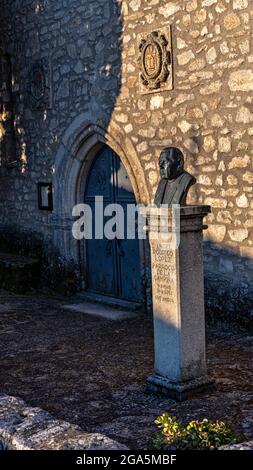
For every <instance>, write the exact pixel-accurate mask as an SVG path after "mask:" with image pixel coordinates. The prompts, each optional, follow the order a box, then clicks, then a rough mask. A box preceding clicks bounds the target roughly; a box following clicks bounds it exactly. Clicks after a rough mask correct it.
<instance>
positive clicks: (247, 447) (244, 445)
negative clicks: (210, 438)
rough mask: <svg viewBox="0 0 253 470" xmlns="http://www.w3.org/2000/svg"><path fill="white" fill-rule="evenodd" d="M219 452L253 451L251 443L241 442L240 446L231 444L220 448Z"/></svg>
mask: <svg viewBox="0 0 253 470" xmlns="http://www.w3.org/2000/svg"><path fill="white" fill-rule="evenodd" d="M219 450H253V441H247V442H241V444H231V445H227V446H222V447H220V448H219Z"/></svg>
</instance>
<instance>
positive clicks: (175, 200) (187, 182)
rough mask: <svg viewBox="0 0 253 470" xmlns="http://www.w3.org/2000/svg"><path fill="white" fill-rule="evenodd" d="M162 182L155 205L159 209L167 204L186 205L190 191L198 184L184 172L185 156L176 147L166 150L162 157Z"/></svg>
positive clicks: (170, 205) (160, 164) (160, 162)
mask: <svg viewBox="0 0 253 470" xmlns="http://www.w3.org/2000/svg"><path fill="white" fill-rule="evenodd" d="M159 166H160V174H161V180H160V183H159V186H158V188H157V191H156V195H155V200H154V203H155V204H156V206H157V207H160V206H161V205H162V204H166V205H168V206H169V207H172V204H180V205H182V206H183V205H186V199H187V195H188V191H189V189H190V187H191V186H192V185H194V184H195V183H196V178H194V176H192V175H190V173H187V171H185V170H184V156H183V154H182V152H181V150H179V149H177V148H175V147H167V148H165V149H164V150H163V151H162V152H161V155H160V161H159Z"/></svg>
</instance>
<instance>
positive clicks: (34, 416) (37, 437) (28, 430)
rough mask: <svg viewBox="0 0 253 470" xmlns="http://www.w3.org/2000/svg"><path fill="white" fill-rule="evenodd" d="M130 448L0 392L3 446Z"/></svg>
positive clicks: (24, 448) (0, 438)
mask: <svg viewBox="0 0 253 470" xmlns="http://www.w3.org/2000/svg"><path fill="white" fill-rule="evenodd" d="M4 449H8V450H128V448H127V447H126V446H124V445H123V444H120V443H118V442H116V441H114V440H112V439H110V438H108V437H107V436H104V435H102V434H99V433H92V434H91V433H86V432H83V431H82V430H81V429H80V428H79V427H78V426H75V425H73V424H71V423H68V422H66V421H61V420H56V419H54V418H53V417H52V416H51V415H50V414H49V413H48V412H46V411H43V410H41V409H40V408H31V407H29V406H27V405H26V403H25V402H24V401H23V400H20V399H18V398H15V397H10V396H8V395H5V394H1V395H0V450H4Z"/></svg>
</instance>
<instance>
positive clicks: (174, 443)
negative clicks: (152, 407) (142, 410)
mask: <svg viewBox="0 0 253 470" xmlns="http://www.w3.org/2000/svg"><path fill="white" fill-rule="evenodd" d="M155 423H156V424H157V426H158V428H159V432H158V433H157V434H156V437H155V440H154V443H153V445H154V448H155V449H159V450H174V449H176V450H208V449H209V450H213V449H218V447H220V446H222V445H226V444H231V443H236V442H237V438H236V436H235V435H234V433H233V431H232V430H231V428H230V426H229V425H228V424H226V423H224V422H222V421H215V422H212V421H209V420H208V419H203V420H202V421H191V422H190V423H189V424H188V425H187V426H184V425H183V423H182V421H180V420H179V419H177V418H176V417H175V416H170V415H169V414H168V413H164V414H162V415H161V416H159V417H158V418H157V419H156V421H155Z"/></svg>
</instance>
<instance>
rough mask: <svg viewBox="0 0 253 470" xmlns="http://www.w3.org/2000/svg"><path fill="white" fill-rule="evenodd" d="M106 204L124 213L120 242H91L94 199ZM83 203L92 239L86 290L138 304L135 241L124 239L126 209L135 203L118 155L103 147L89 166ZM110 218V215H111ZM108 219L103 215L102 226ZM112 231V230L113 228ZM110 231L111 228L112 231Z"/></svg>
mask: <svg viewBox="0 0 253 470" xmlns="http://www.w3.org/2000/svg"><path fill="white" fill-rule="evenodd" d="M96 196H103V203H104V208H105V207H106V205H107V204H114V203H116V204H119V205H121V207H122V208H123V210H124V220H125V224H124V239H120V238H118V237H116V238H115V239H113V240H108V239H107V238H106V237H105V236H103V238H101V239H95V238H94V233H95V217H94V214H95V197H96ZM85 203H86V204H89V206H90V207H91V208H92V213H93V218H92V224H93V238H92V240H87V241H86V247H87V249H86V250H87V251H86V259H87V284H88V290H89V291H92V292H97V293H99V294H103V295H107V296H112V297H117V298H120V299H124V300H130V301H134V302H141V276H140V255H139V240H138V238H137V237H136V239H134V240H130V239H127V207H128V204H136V200H135V196H134V193H133V189H132V186H131V182H130V179H129V177H128V174H127V171H126V169H125V167H124V165H123V163H122V162H121V160H120V158H119V157H118V155H117V154H116V153H115V152H114V151H113V150H112V149H110V148H109V147H107V146H104V147H103V148H102V149H101V150H100V152H99V153H98V155H97V156H96V158H95V160H94V162H93V165H92V167H91V170H90V173H89V178H88V182H87V186H86V192H85ZM113 215H114V214H113ZM110 219H112V216H108V217H106V216H103V224H106V222H108V221H109V220H110ZM115 228H116V227H115ZM113 230H114V229H113Z"/></svg>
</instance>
